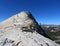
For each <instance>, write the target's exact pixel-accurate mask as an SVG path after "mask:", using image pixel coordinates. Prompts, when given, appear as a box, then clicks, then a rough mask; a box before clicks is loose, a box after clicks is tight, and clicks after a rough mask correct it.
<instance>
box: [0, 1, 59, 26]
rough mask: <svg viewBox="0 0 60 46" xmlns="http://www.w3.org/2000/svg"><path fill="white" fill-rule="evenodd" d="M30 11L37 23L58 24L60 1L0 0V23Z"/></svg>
mask: <svg viewBox="0 0 60 46" xmlns="http://www.w3.org/2000/svg"><path fill="white" fill-rule="evenodd" d="M21 11H30V12H31V13H32V14H33V16H34V17H35V19H36V20H37V22H38V23H43V24H58V25H59V24H60V0H0V22H2V21H4V20H5V19H7V18H9V17H11V16H12V15H14V14H17V13H19V12H21Z"/></svg>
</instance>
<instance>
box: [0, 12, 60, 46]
mask: <svg viewBox="0 0 60 46" xmlns="http://www.w3.org/2000/svg"><path fill="white" fill-rule="evenodd" d="M38 28H39V27H38V23H37V22H36V21H35V19H34V17H33V16H32V15H31V13H30V12H21V13H19V14H16V15H14V16H12V17H10V18H9V19H7V20H5V21H3V22H1V23H0V46H60V45H58V44H56V43H55V42H54V41H52V40H50V39H48V38H45V37H43V36H42V35H40V34H39V33H37V32H38Z"/></svg>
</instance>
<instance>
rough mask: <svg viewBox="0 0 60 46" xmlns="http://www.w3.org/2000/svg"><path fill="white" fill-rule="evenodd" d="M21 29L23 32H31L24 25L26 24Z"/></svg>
mask: <svg viewBox="0 0 60 46" xmlns="http://www.w3.org/2000/svg"><path fill="white" fill-rule="evenodd" d="M22 31H23V32H33V30H32V29H29V28H28V27H26V26H24V27H22Z"/></svg>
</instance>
